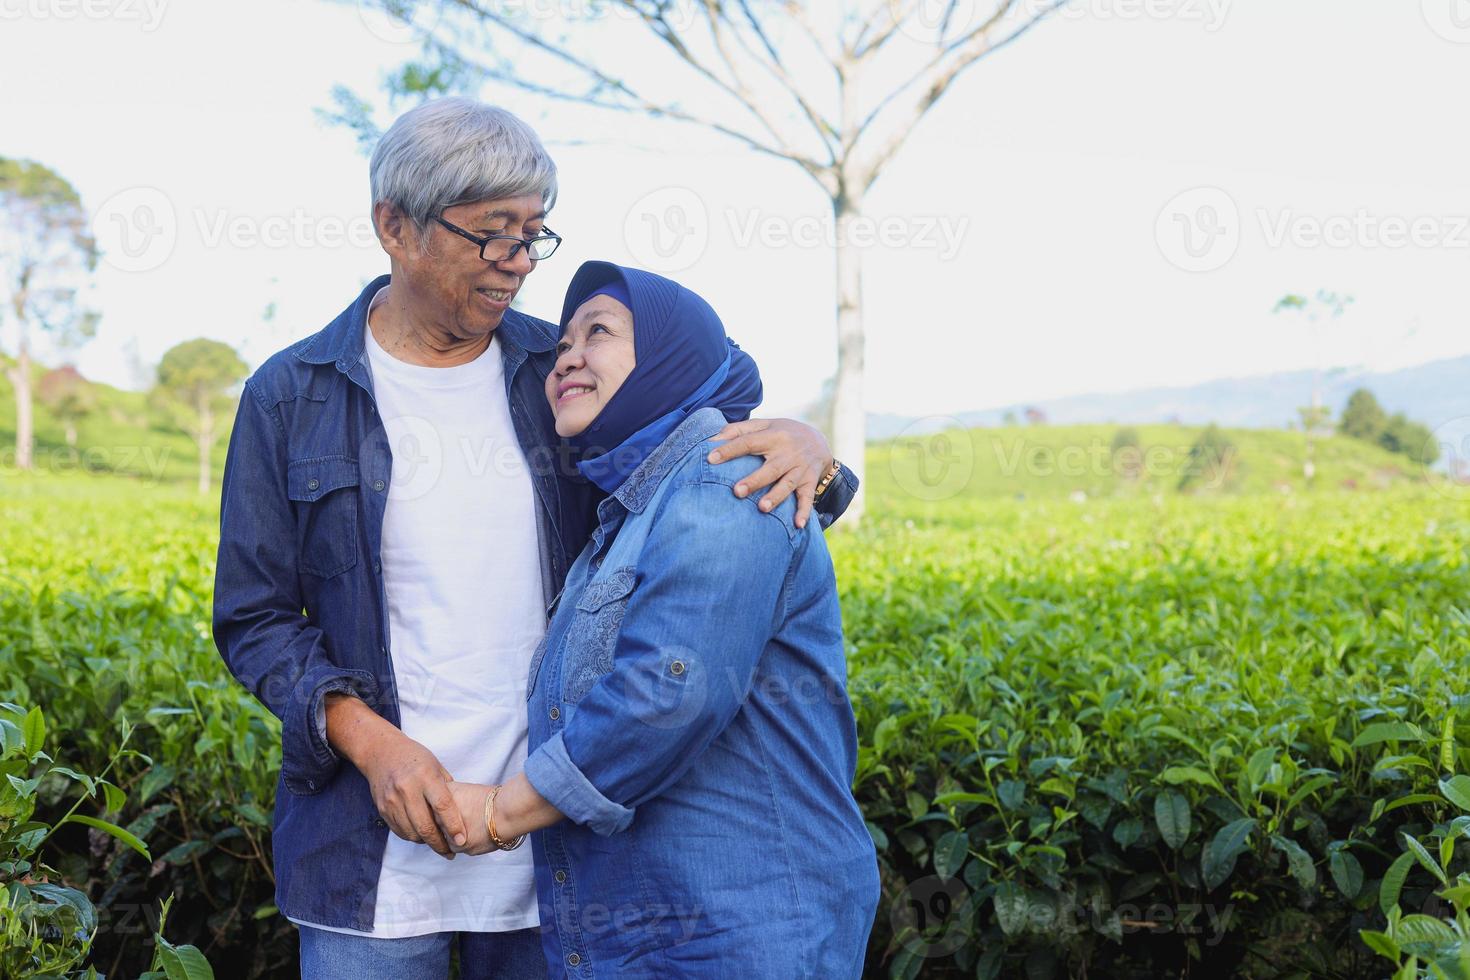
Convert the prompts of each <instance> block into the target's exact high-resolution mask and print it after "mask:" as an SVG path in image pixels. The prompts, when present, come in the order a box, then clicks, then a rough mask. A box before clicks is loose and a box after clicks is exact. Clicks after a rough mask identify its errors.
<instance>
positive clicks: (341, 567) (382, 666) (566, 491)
mask: <svg viewBox="0 0 1470 980" xmlns="http://www.w3.org/2000/svg"><path fill="white" fill-rule="evenodd" d="M388 282H389V277H388V276H380V277H378V278H377V279H375V280H373V281H372V282H370V283H368V284H367V285H366V286H365V287H364V288H363V290H362V292H361V293H360V294H359V295H358V297H357V298H356V299H355V300H354V301H353V302H352V304H351V305H349V306H348V307H347V308H346V309H345V310H343V311H342V313H341V314H340V315H338V316H337V317H336V319H334V320H333V321H332V322H331V323H330V324H329V325H328V326H327V327H326V328H325V329H323V330H320V331H318V332H317V333H314V334H312V335H311V336H309V337H307V338H305V339H304V340H301V341H299V342H298V343H295V344H293V345H291V346H290V347H288V348H286V349H285V350H282V351H280V352H278V353H276V354H275V355H273V356H272V357H270V358H269V359H268V360H267V361H266V362H265V363H264V364H262V365H261V367H260V369H259V370H257V371H256V372H255V373H254V374H253V375H252V376H251V377H250V379H249V380H248V381H246V383H245V390H244V392H243V393H242V395H241V397H240V407H239V411H238V413H237V414H236V416H235V422H234V428H233V430H232V431H231V434H230V446H229V452H228V455H227V457H226V461H225V470H224V478H223V481H222V488H221V502H220V542H219V554H218V559H217V562H216V567H215V584H214V623H213V626H214V640H215V644H216V646H218V647H219V651H220V655H221V656H222V657H223V658H224V661H225V664H226V665H227V666H228V667H229V670H230V673H232V674H233V675H234V676H235V677H236V678H237V679H238V680H239V681H240V683H241V684H243V685H244V686H245V687H246V688H248V689H249V690H250V691H251V693H253V694H254V695H255V696H256V697H257V698H259V699H260V701H261V703H263V704H264V705H265V706H266V707H267V708H268V709H270V711H271V713H272V714H274V715H275V716H276V717H277V718H279V719H280V720H281V774H280V778H279V780H278V781H277V784H276V798H275V823H274V831H273V833H272V836H271V845H272V849H273V856H274V865H275V874H276V904H277V905H278V906H279V908H280V910H281V911H282V912H283V913H284V914H285V915H287V916H289V917H291V918H293V919H299V920H301V921H305V922H314V923H318V924H320V925H326V926H340V927H346V928H351V929H358V930H362V931H364V932H369V931H371V930H372V927H373V913H374V904H375V901H376V894H377V887H378V872H379V869H380V868H381V865H382V861H383V846H384V844H385V843H386V841H387V836H388V827H387V824H386V823H384V822H383V821H382V820H380V819H379V818H378V811H377V808H376V807H375V806H374V805H373V801H372V795H371V793H370V792H369V789H368V783H367V780H366V779H364V778H363V776H362V774H361V773H360V772H358V770H357V768H356V767H354V766H353V765H352V764H351V763H350V762H347V761H346V760H344V759H340V758H339V757H338V756H337V755H336V753H334V752H333V751H332V749H331V746H329V745H328V744H327V742H326V739H325V737H324V732H323V731H322V730H321V729H320V728H319V727H318V725H317V724H316V719H317V718H318V717H319V716H320V713H321V707H322V705H323V702H324V699H325V698H326V696H327V694H329V693H331V692H333V691H351V692H354V693H356V694H357V695H359V696H360V697H362V698H363V700H364V701H366V702H367V703H368V704H369V705H371V706H372V707H373V709H374V710H375V711H377V712H378V713H379V714H380V715H382V716H383V717H384V718H387V719H388V720H389V721H391V722H393V723H394V724H398V717H399V716H398V695H397V688H396V686H395V684H394V678H393V664H392V650H391V648H390V644H389V636H388V614H387V603H386V595H385V593H384V590H383V576H382V565H381V555H380V547H381V543H382V532H383V511H384V507H385V505H386V502H387V491H388V483H389V481H390V480H391V478H392V471H393V458H392V454H391V453H390V452H389V447H388V438H387V435H386V433H385V432H384V429H383V423H382V420H381V419H380V418H379V417H378V411H377V405H376V403H375V401H374V399H373V386H372V378H371V376H370V374H369V372H368V365H367V358H366V356H365V353H364V346H363V344H364V341H363V330H364V329H365V327H366V324H367V310H368V305H369V303H370V302H371V300H372V298H373V296H374V295H375V294H376V293H377V291H378V289H379V288H380V287H382V286H384V285H386V284H387V283H388ZM497 336H498V337H499V338H500V340H501V351H502V357H503V360H504V365H505V385H506V397H507V400H508V402H509V405H510V414H511V420H512V423H513V424H514V426H515V431H516V436H517V438H518V440H519V441H520V445H521V451H522V452H523V453H524V454H525V457H526V462H527V465H528V467H529V469H530V471H531V480H532V483H533V485H534V489H535V498H536V522H537V533H538V540H539V542H540V546H541V563H540V565H541V567H540V568H539V569H537V568H528V569H526V574H527V575H537V574H539V575H541V576H542V583H543V587H544V588H545V589H546V594H547V595H555V594H556V593H557V590H558V589H560V588H561V584H562V582H563V580H564V579H565V577H566V573H567V570H568V566H569V565H570V564H571V561H572V558H573V557H574V556H575V555H576V554H577V553H578V552H579V551H581V549H582V546H583V545H584V544H586V542H587V538H588V535H589V534H590V533H591V530H592V527H593V526H594V524H595V521H596V510H595V509H596V507H597V504H598V501H599V500H601V499H602V496H603V495H602V493H601V491H599V490H597V488H596V487H595V486H593V485H591V484H589V483H587V482H586V481H585V480H581V479H580V478H577V477H575V476H571V478H568V477H569V475H571V474H575V473H576V470H575V467H574V466H572V465H571V464H570V463H569V462H568V461H567V460H566V458H565V456H564V455H563V454H562V453H561V451H560V448H561V441H560V440H559V439H558V437H557V435H556V431H555V422H554V419H553V418H552V415H551V410H550V408H549V406H548V405H547V403H546V395H545V390H544V382H545V379H546V375H547V374H548V373H549V372H550V371H551V369H552V366H553V365H554V364H555V361H556V352H555V350H554V347H555V344H556V340H557V336H558V331H557V328H556V326H555V325H554V324H550V323H547V322H545V321H543V320H537V319H535V318H533V317H529V316H526V315H524V314H522V313H520V312H518V311H516V310H509V311H507V312H506V314H505V318H504V320H503V321H502V322H501V325H500V327H499V328H498V329H497ZM855 489H856V480H855V478H853V477H851V475H850V474H848V473H847V472H845V471H844V473H843V476H842V478H841V479H839V481H838V482H837V484H835V485H834V489H833V491H831V492H829V493H827V494H826V495H825V496H824V497H823V499H822V501H821V506H820V508H819V511H820V513H819V514H818V517H819V518H820V520H821V522H822V524H823V525H824V526H825V525H827V524H829V523H830V522H831V521H832V520H833V515H838V514H841V513H842V511H843V510H844V509H845V508H846V506H847V504H848V502H849V501H850V500H851V499H852V494H853V492H854V491H855ZM485 506H486V507H494V506H495V501H494V500H486V501H485ZM445 520H450V521H458V520H473V515H465V514H446V515H445ZM494 598H495V597H494V592H493V586H488V587H487V592H486V601H488V602H493V601H494Z"/></svg>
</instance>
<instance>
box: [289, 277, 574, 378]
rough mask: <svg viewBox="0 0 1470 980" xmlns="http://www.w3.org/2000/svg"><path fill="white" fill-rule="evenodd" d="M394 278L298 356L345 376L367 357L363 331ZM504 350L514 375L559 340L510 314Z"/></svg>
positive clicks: (546, 328)
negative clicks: (375, 300) (376, 298)
mask: <svg viewBox="0 0 1470 980" xmlns="http://www.w3.org/2000/svg"><path fill="white" fill-rule="evenodd" d="M392 279H393V277H392V276H387V275H384V276H379V277H378V278H376V279H374V280H373V281H372V282H370V283H368V284H367V285H366V286H364V287H363V289H362V292H360V293H358V295H357V299H356V300H354V301H353V303H352V305H351V306H349V307H347V309H345V310H343V311H342V312H341V313H339V314H337V318H336V319H335V320H333V321H332V322H331V323H329V324H327V328H326V329H325V330H323V331H321V332H320V333H318V334H316V335H315V336H313V337H311V338H310V339H309V340H308V341H307V342H306V343H304V344H302V345H301V346H300V347H299V348H297V350H296V356H297V357H298V358H300V359H301V360H303V361H305V362H306V363H308V364H334V363H335V364H336V366H337V370H338V371H341V372H343V373H344V374H345V373H347V372H348V371H351V370H352V368H353V366H354V365H355V364H357V362H358V361H360V360H362V357H363V353H364V346H363V345H364V340H363V330H364V329H366V327H367V313H368V307H369V306H370V305H371V304H372V301H373V297H374V296H376V295H377V293H378V290H380V289H382V288H383V287H384V286H386V285H388V284H389V283H390V282H391V281H392ZM495 332H496V334H497V335H498V336H499V337H500V342H501V346H502V347H503V348H504V360H505V364H506V366H507V367H508V368H509V369H510V370H511V371H512V372H514V370H515V369H516V368H518V367H520V366H521V364H522V362H524V361H525V359H526V356H527V354H528V353H531V352H542V351H549V350H551V348H552V347H554V346H556V339H557V338H556V336H555V333H554V331H553V328H552V326H551V324H549V323H543V322H542V321H540V320H535V319H533V318H531V317H528V316H526V315H525V314H523V313H521V312H519V311H517V310H506V311H505V316H504V317H503V318H502V319H501V321H500V326H498V327H496V328H495Z"/></svg>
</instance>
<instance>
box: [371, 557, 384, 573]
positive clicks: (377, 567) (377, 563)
mask: <svg viewBox="0 0 1470 980" xmlns="http://www.w3.org/2000/svg"><path fill="white" fill-rule="evenodd" d="M382 570H383V563H382V562H381V561H379V560H378V559H376V558H374V559H373V571H375V572H381V571H382Z"/></svg>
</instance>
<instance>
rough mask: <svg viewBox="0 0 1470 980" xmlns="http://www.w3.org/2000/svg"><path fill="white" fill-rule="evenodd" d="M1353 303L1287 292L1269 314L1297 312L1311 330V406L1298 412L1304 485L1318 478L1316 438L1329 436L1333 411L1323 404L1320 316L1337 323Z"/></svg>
mask: <svg viewBox="0 0 1470 980" xmlns="http://www.w3.org/2000/svg"><path fill="white" fill-rule="evenodd" d="M1352 303H1353V297H1352V296H1350V295H1347V294H1346V293H1334V292H1331V291H1329V290H1326V289H1319V290H1317V295H1316V296H1315V297H1313V298H1312V299H1307V297H1305V296H1302V295H1300V294H1298V293H1287V294H1286V295H1285V296H1283V297H1281V298H1280V299H1279V300H1277V301H1276V305H1275V306H1274V307H1273V308H1272V309H1271V312H1272V313H1297V314H1298V315H1302V316H1305V317H1306V319H1307V325H1308V326H1309V327H1310V328H1311V331H1312V403H1311V404H1310V405H1307V406H1304V407H1302V408H1301V409H1299V410H1298V411H1299V412H1300V414H1301V419H1302V431H1303V432H1305V433H1306V439H1307V445H1306V458H1305V459H1304V460H1303V461H1302V477H1303V478H1304V479H1305V480H1306V482H1307V486H1311V485H1312V479H1313V478H1314V477H1315V476H1316V475H1317V458H1316V438H1317V436H1319V435H1327V434H1330V433H1331V431H1332V430H1331V428H1330V427H1329V426H1328V422H1329V421H1330V420H1331V418H1332V410H1331V409H1330V408H1327V407H1326V406H1324V405H1323V404H1322V330H1321V321H1322V319H1323V317H1327V318H1328V319H1331V320H1336V319H1337V318H1338V317H1340V316H1342V314H1343V313H1344V312H1345V311H1346V310H1347V308H1348V307H1349V306H1351V305H1352Z"/></svg>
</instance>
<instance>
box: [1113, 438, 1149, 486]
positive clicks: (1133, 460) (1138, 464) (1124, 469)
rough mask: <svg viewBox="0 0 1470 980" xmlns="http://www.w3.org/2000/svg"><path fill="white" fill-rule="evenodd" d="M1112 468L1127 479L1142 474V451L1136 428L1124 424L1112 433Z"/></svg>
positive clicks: (1135, 477) (1136, 477) (1134, 478)
mask: <svg viewBox="0 0 1470 980" xmlns="http://www.w3.org/2000/svg"><path fill="white" fill-rule="evenodd" d="M1113 468H1114V470H1116V471H1117V472H1118V473H1119V474H1120V475H1121V476H1124V477H1126V478H1127V479H1129V480H1136V479H1138V478H1139V476H1141V475H1142V474H1143V451H1142V449H1141V448H1140V447H1139V442H1138V430H1137V429H1135V428H1132V427H1131V426H1124V427H1123V428H1121V429H1119V430H1118V431H1117V432H1114V433H1113Z"/></svg>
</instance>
